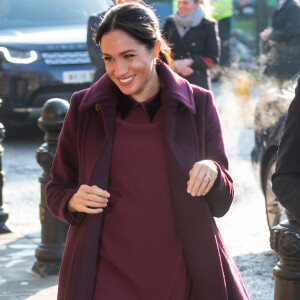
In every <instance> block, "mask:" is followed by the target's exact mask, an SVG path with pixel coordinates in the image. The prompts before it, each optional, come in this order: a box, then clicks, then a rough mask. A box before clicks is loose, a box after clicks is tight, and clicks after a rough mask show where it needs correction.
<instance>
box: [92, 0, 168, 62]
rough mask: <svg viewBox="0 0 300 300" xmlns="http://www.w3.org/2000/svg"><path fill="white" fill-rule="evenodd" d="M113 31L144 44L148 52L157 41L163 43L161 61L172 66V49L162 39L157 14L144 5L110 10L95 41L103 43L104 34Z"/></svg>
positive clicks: (128, 3) (136, 4)
mask: <svg viewBox="0 0 300 300" xmlns="http://www.w3.org/2000/svg"><path fill="white" fill-rule="evenodd" d="M113 30H122V31H124V32H126V33H127V34H129V35H130V36H132V37H133V38H135V39H136V40H137V41H139V42H140V43H142V44H144V45H145V46H146V48H147V49H148V50H151V49H153V48H154V44H155V41H157V40H160V41H161V52H160V54H159V59H160V60H162V61H163V62H165V63H167V64H168V65H169V66H172V57H171V49H170V47H169V45H168V44H167V42H166V41H165V40H164V39H163V38H162V36H161V34H160V29H159V21H158V19H157V17H156V15H155V12H154V11H153V10H152V8H150V7H149V6H147V5H146V4H144V3H141V2H137V1H136V2H134V1H132V2H126V3H122V4H117V5H115V6H113V7H112V8H110V9H109V10H108V11H107V12H106V14H105V15H104V17H103V19H102V22H101V23H100V25H99V28H98V30H97V32H95V35H94V40H95V43H96V44H97V45H99V44H100V43H101V39H102V37H103V35H104V34H106V33H109V32H111V31H113Z"/></svg>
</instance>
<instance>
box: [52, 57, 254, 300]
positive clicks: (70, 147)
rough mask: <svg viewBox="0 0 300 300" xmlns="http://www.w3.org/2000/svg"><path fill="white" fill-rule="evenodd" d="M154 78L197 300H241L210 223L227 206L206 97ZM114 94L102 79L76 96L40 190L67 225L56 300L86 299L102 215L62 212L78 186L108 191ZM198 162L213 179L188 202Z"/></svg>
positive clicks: (228, 191)
mask: <svg viewBox="0 0 300 300" xmlns="http://www.w3.org/2000/svg"><path fill="white" fill-rule="evenodd" d="M158 74H159V78H160V81H161V95H162V108H163V110H164V130H165V139H166V144H165V145H166V146H165V147H166V153H167V169H168V173H169V182H170V190H171V195H172V202H173V207H174V214H175V219H176V225H177V227H178V231H179V234H180V237H181V240H182V245H183V251H184V256H185V260H186V262H187V264H188V269H189V273H190V276H191V278H192V280H193V283H194V285H195V287H196V291H197V295H198V298H197V299H204V300H207V299H209V300H225V299H230V300H241V299H248V296H247V293H246V291H245V288H244V285H243V283H242V280H241V278H240V275H239V272H238V270H237V268H236V266H235V263H234V262H233V260H232V259H231V258H230V257H229V255H228V253H227V250H226V247H225V245H224V243H223V241H222V239H221V236H220V234H219V232H218V229H217V226H216V224H215V221H214V219H213V216H216V217H221V216H223V215H224V214H225V213H226V212H227V211H228V209H229V207H230V205H231V203H232V200H233V183H232V179H231V178H230V175H229V174H228V172H227V169H228V161H227V157H226V154H225V151H224V145H223V138H222V131H221V127H220V122H219V117H218V113H217V111H216V107H215V104H214V102H213V96H212V94H211V92H209V91H207V90H204V89H202V88H199V87H197V86H192V85H190V84H189V83H188V82H187V81H186V80H184V79H183V78H181V77H179V76H178V75H177V74H176V73H174V72H173V71H171V70H170V69H169V68H168V67H167V66H166V65H165V64H163V63H162V64H161V65H160V66H159V67H158ZM116 93H117V87H116V85H115V84H114V83H113V82H112V81H111V80H110V78H109V77H108V76H107V75H104V76H103V77H102V78H101V79H100V80H99V81H97V82H96V83H95V84H94V85H93V86H91V87H90V88H89V89H86V90H83V91H79V92H77V93H75V94H74V95H73V96H72V99H71V105H70V109H69V111H68V114H67V116H66V119H65V122H64V125H63V129H62V132H61V135H60V139H59V143H58V148H57V152H56V155H55V159H54V162H53V167H52V171H51V178H52V180H51V181H50V182H49V184H48V186H47V189H46V195H47V204H48V207H49V209H50V210H51V212H52V213H53V214H54V215H55V216H57V217H58V218H60V219H61V220H62V221H64V222H67V223H68V224H70V225H71V226H70V228H69V232H68V236H67V241H66V247H65V251H64V256H63V261H62V265H61V270H60V276H59V290H58V299H60V300H62V299H68V300H77V299H78V300H90V299H92V294H93V287H94V280H95V273H96V261H97V252H98V245H99V235H100V230H101V219H102V214H97V215H88V214H85V213H75V214H72V213H70V212H68V209H67V206H68V201H69V199H70V198H71V196H72V195H73V194H74V193H75V192H76V191H77V189H78V187H79V186H80V185H81V184H88V185H94V184H95V185H97V186H99V187H101V188H103V189H106V188H107V185H108V178H109V169H110V158H111V152H112V143H113V137H114V128H115V118H116V106H117V96H116V95H117V94H116ZM203 159H211V160H213V161H214V162H215V163H216V165H217V166H218V169H219V176H218V179H217V180H216V182H215V184H214V187H213V188H212V189H211V191H210V192H209V193H208V194H207V195H206V196H205V197H196V198H194V197H192V196H190V195H189V194H188V193H187V192H186V188H187V181H188V178H189V170H190V169H191V168H192V166H193V164H194V163H195V162H196V161H200V160H203ZM141 300H142V299H141ZM162 300H163V299H162Z"/></svg>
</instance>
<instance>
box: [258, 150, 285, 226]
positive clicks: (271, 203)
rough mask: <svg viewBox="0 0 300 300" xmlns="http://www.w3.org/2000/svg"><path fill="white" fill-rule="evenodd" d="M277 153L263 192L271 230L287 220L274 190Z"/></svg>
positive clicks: (269, 169)
mask: <svg viewBox="0 0 300 300" xmlns="http://www.w3.org/2000/svg"><path fill="white" fill-rule="evenodd" d="M276 160H277V153H276V152H275V153H273V154H272V156H271V158H270V160H269V162H268V164H267V167H266V171H265V176H264V182H263V191H264V196H265V208H266V216H267V222H268V226H269V229H271V228H272V227H273V226H276V225H277V224H279V223H281V222H282V221H283V220H285V219H286V218H287V216H286V214H285V208H284V207H283V206H282V205H281V204H280V203H279V201H278V200H277V198H276V196H275V194H274V192H273V190H272V181H271V178H272V175H273V173H274V172H275V166H276Z"/></svg>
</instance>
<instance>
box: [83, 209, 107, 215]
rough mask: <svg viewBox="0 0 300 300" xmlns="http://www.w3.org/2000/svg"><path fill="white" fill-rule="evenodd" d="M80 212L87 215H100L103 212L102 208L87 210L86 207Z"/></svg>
mask: <svg viewBox="0 0 300 300" xmlns="http://www.w3.org/2000/svg"><path fill="white" fill-rule="evenodd" d="M82 212H85V213H87V214H93V215H95V214H99V213H102V212H103V208H88V207H85V208H84V209H83V210H82Z"/></svg>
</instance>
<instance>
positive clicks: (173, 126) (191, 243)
mask: <svg viewBox="0 0 300 300" xmlns="http://www.w3.org/2000/svg"><path fill="white" fill-rule="evenodd" d="M159 75H160V76H159V77H160V79H161V80H163V84H164V82H165V83H166V82H167V83H170V84H169V85H166V84H164V85H163V86H162V103H163V109H164V122H165V123H164V129H165V140H166V159H167V168H168V174H169V184H170V190H171V196H172V203H173V207H174V214H175V218H176V224H177V228H178V231H179V234H180V237H181V240H182V246H183V251H184V255H185V259H186V262H187V264H188V269H189V273H190V275H191V278H192V280H193V284H194V286H195V288H196V292H197V295H199V297H201V299H202V298H203V299H212V300H225V299H227V292H226V283H225V279H224V276H223V271H222V265H221V257H220V253H219V252H218V246H217V241H216V238H215V234H214V230H213V228H214V226H215V224H214V220H213V218H212V216H211V213H210V210H209V207H208V204H207V202H206V201H205V199H204V198H203V197H197V198H194V197H192V196H190V195H189V194H188V193H187V191H186V189H187V181H188V179H189V171H190V169H191V168H192V166H193V164H194V163H195V162H197V161H199V160H201V159H204V156H205V153H203V150H202V151H201V150H200V143H201V142H203V143H204V140H205V137H202V138H203V141H202V140H201V141H200V138H199V134H198V128H197V124H196V118H195V115H196V105H195V99H194V93H193V90H192V88H191V86H190V85H189V84H187V82H186V81H185V80H183V79H182V78H180V77H179V78H178V77H177V75H174V74H172V73H170V71H168V70H167V69H165V68H162V69H161V70H160V71H159ZM172 76H174V77H175V80H174V78H173V79H171V78H169V77H172ZM174 82H175V83H176V84H173V83H174ZM172 84H173V85H172ZM199 121H200V120H199ZM201 152H202V153H201ZM216 287H218V288H216Z"/></svg>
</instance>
